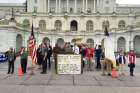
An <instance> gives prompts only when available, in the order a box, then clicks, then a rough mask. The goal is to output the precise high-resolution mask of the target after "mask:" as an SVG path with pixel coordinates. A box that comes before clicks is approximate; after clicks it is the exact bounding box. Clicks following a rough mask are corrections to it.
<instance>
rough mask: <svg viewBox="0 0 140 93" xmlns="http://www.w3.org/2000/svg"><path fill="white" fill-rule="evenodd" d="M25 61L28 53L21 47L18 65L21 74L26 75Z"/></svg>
mask: <svg viewBox="0 0 140 93" xmlns="http://www.w3.org/2000/svg"><path fill="white" fill-rule="evenodd" d="M27 60H28V53H27V51H25V47H22V48H21V51H20V63H21V68H22V72H23V73H24V74H25V73H26V69H27Z"/></svg>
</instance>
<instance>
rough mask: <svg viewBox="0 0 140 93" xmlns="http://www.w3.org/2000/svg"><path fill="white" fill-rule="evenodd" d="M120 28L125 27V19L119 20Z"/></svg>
mask: <svg viewBox="0 0 140 93" xmlns="http://www.w3.org/2000/svg"><path fill="white" fill-rule="evenodd" d="M118 28H125V21H124V20H121V21H119V24H118Z"/></svg>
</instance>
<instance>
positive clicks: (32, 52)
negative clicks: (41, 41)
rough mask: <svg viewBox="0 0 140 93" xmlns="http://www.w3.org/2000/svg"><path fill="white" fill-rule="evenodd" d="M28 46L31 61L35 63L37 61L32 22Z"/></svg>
mask: <svg viewBox="0 0 140 93" xmlns="http://www.w3.org/2000/svg"><path fill="white" fill-rule="evenodd" d="M28 47H29V52H30V56H31V59H32V63H33V64H36V63H37V54H36V40H35V36H34V27H33V24H32V31H31V35H30V37H29V41H28Z"/></svg>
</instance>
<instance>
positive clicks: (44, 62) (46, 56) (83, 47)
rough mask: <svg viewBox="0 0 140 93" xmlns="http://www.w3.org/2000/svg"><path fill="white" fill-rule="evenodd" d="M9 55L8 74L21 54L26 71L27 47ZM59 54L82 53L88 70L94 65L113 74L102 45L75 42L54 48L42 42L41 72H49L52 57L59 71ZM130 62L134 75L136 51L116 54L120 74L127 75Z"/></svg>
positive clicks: (39, 50)
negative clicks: (126, 69) (125, 66)
mask: <svg viewBox="0 0 140 93" xmlns="http://www.w3.org/2000/svg"><path fill="white" fill-rule="evenodd" d="M6 54H7V56H8V74H13V73H14V62H15V60H16V57H17V56H20V61H21V68H22V72H23V73H26V69H27V61H28V52H27V51H26V50H25V47H22V48H21V50H20V51H19V52H18V53H15V51H14V49H13V48H10V50H9V51H8V52H7V53H6ZM58 54H81V57H82V67H83V68H87V71H92V70H93V69H94V66H96V67H95V68H96V69H97V70H101V69H103V74H104V72H105V70H107V73H108V75H111V69H112V63H111V61H110V60H108V59H106V58H105V55H104V51H103V48H102V46H101V45H98V46H97V45H96V46H95V47H93V45H92V44H74V45H71V44H70V43H65V44H64V45H63V46H60V45H58V44H56V45H55V46H54V47H53V48H52V46H51V45H50V44H49V43H48V44H47V43H45V42H42V43H41V44H40V45H39V47H38V48H37V64H38V65H39V68H40V69H41V68H42V71H41V74H46V73H47V67H48V69H51V67H52V66H51V63H52V60H51V58H52V57H53V58H54V62H55V71H56V73H57V55H58ZM126 62H128V67H129V68H130V76H134V74H133V72H134V68H135V64H136V54H135V53H134V51H132V50H131V51H130V53H128V55H127V56H126V55H125V53H124V52H123V51H122V50H121V51H120V52H119V54H118V55H117V56H116V63H117V66H118V67H119V71H118V72H119V75H125V73H124V65H125V64H126Z"/></svg>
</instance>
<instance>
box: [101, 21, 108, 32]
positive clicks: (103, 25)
mask: <svg viewBox="0 0 140 93" xmlns="http://www.w3.org/2000/svg"><path fill="white" fill-rule="evenodd" d="M106 27H107V29H109V21H104V22H103V24H102V29H103V31H104V30H105V28H106Z"/></svg>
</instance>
